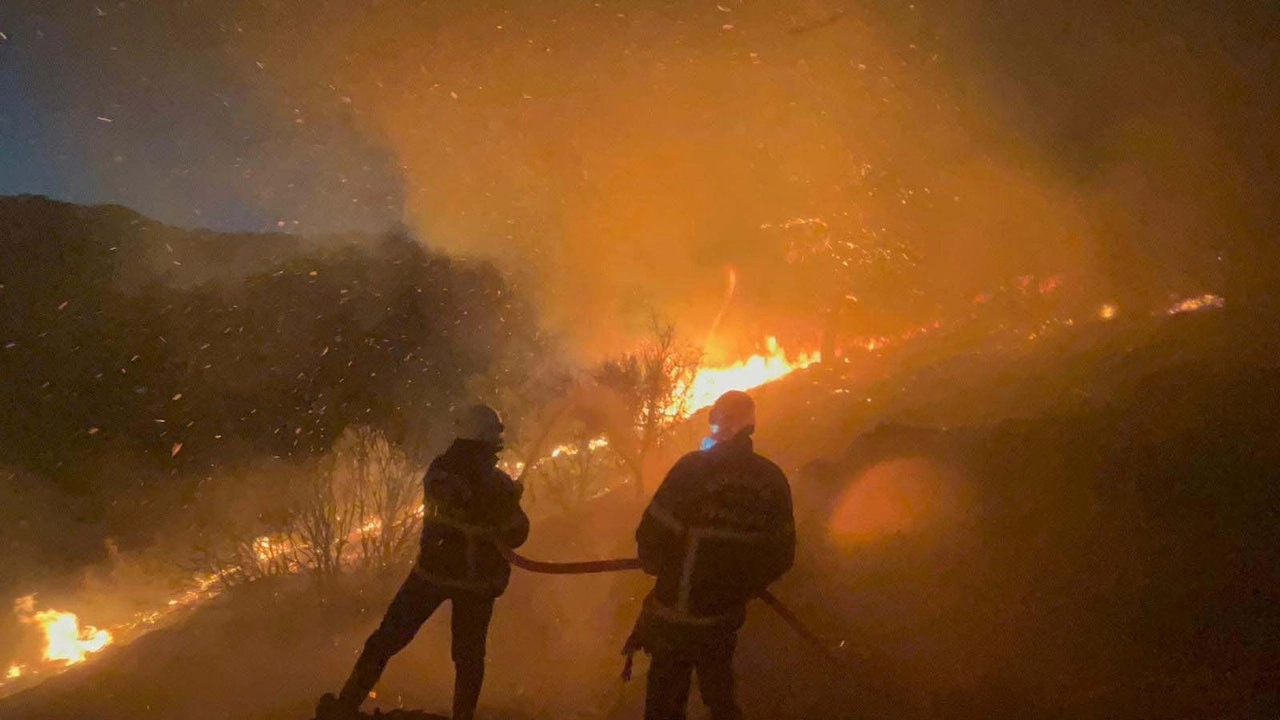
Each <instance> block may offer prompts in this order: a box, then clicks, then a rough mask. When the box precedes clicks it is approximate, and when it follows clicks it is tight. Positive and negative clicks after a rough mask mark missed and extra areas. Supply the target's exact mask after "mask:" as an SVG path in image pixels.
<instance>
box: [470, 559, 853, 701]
mask: <svg viewBox="0 0 1280 720" xmlns="http://www.w3.org/2000/svg"><path fill="white" fill-rule="evenodd" d="M494 545H496V546H497V548H498V552H500V553H502V557H504V558H506V560H507V562H509V563H511V564H512V565H514V566H516V567H518V568H520V569H521V570H525V571H528V572H532V573H540V574H544V575H593V574H599V573H611V572H625V571H627V570H639V569H641V566H640V558H614V559H612V560H585V561H580V562H544V561H541V560H531V559H529V558H526V557H524V556H523V555H520V554H518V553H516V552H515V551H514V550H512V549H511V548H509V547H507V546H506V545H503V544H502V543H500V542H495V543H494ZM759 597H760V599H761V600H763V601H764V604H765V605H768V606H769V609H770V610H772V611H773V612H774V613H776V614H777V615H778V617H780V618H782V621H783V622H784V623H786V624H787V627H790V628H791V630H792V631H794V632H795V633H796V634H797V635H799V636H800V637H801V638H802V639H804V641H805V642H806V643H808V644H809V645H811V646H812V647H813V648H814V649H815V650H817V651H819V652H821V653H822V654H823V655H824V656H825V657H826V658H828V659H829V660H832V661H834V662H837V663H843V662H844V658H843V657H841V656H840V655H838V654H836V652H835V651H833V650H832V649H831V647H830V646H829V645H828V644H827V643H826V641H824V640H823V639H822V638H821V637H819V636H818V634H817V633H815V632H813V631H812V630H810V629H809V628H808V627H807V626H806V625H805V624H804V623H803V622H801V620H800V618H798V617H796V614H795V613H793V612H792V611H791V609H790V608H788V607H787V606H786V605H784V604H783V602H782V601H781V600H779V599H778V598H777V596H776V595H774V594H773V593H771V592H769V591H768V590H765V591H763V592H761V593H760V595H759ZM629 676H630V660H628V662H627V669H626V670H624V671H623V678H624V679H625V678H627V677H629Z"/></svg>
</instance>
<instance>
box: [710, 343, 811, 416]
mask: <svg viewBox="0 0 1280 720" xmlns="http://www.w3.org/2000/svg"><path fill="white" fill-rule="evenodd" d="M767 348H768V354H767V355H753V356H751V357H749V358H747V359H746V360H742V361H739V362H737V363H734V364H733V365H729V366H727V367H718V368H702V369H701V370H699V371H698V374H697V375H696V376H695V377H694V379H693V383H692V384H691V385H690V387H689V390H688V397H689V403H688V407H689V408H690V409H691V410H701V409H702V408H705V407H710V406H711V405H712V404H713V403H714V402H715V401H716V398H718V397H720V396H721V395H723V394H724V393H726V392H728V391H730V390H750V389H752V388H757V387H760V386H761V385H764V384H766V383H770V382H773V381H774V380H778V379H779V378H782V377H785V376H787V375H789V374H791V373H792V372H794V371H796V370H801V369H803V368H807V367H809V366H810V365H813V364H814V363H816V362H818V361H819V360H820V359H821V356H820V355H819V354H818V353H816V352H815V353H808V354H806V353H801V354H800V355H799V356H798V357H797V358H796V359H795V360H791V359H789V358H788V357H787V353H786V351H784V350H783V349H782V348H781V347H779V346H778V340H777V338H772V337H771V338H769V339H768V345H767Z"/></svg>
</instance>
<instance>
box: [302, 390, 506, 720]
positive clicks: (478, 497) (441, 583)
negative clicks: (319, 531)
mask: <svg viewBox="0 0 1280 720" xmlns="http://www.w3.org/2000/svg"><path fill="white" fill-rule="evenodd" d="M503 431H504V427H503V424H502V420H501V418H500V417H499V416H498V413H497V412H495V411H494V410H493V409H492V408H489V407H487V406H484V405H477V406H474V407H472V408H470V409H469V410H467V411H466V412H465V413H464V414H463V415H462V417H461V418H460V419H459V422H458V425H457V439H456V440H454V441H453V444H452V445H450V446H449V448H448V450H446V451H445V452H444V454H442V455H440V456H439V457H437V458H436V459H435V460H434V461H432V463H431V466H430V467H429V468H428V470H427V473H426V476H425V477H424V478H423V486H424V496H425V499H424V503H423V506H424V510H425V517H424V518H423V523H422V545H421V550H420V551H419V554H418V561H417V563H416V564H415V565H414V568H413V571H412V572H411V573H410V574H409V577H408V579H406V580H405V581H404V584H403V585H402V586H401V587H400V590H399V592H397V593H396V596H395V599H393V600H392V601H391V606H390V607H389V608H387V613H386V616H384V617H383V619H382V624H381V625H379V626H378V629H377V630H375V631H374V633H373V635H371V636H370V637H369V639H368V641H367V642H366V643H365V645H364V651H363V652H362V653H361V654H360V658H359V659H358V660H357V661H356V665H355V669H354V670H352V671H351V677H350V678H349V679H348V680H347V682H346V685H344V686H343V688H342V692H341V693H340V694H339V695H338V696H337V697H334V696H333V695H325V696H324V697H323V698H321V699H320V703H319V706H318V707H317V710H316V717H317V719H318V720H346V719H347V718H353V717H357V712H358V710H359V707H360V704H361V703H362V702H363V701H364V699H365V698H366V697H367V696H368V695H369V691H371V690H372V689H373V687H374V685H375V684H377V682H378V678H379V677H380V676H381V675H382V671H383V669H384V668H386V665H387V661H388V660H390V659H391V657H392V656H393V655H395V654H396V653H398V652H400V651H401V650H403V649H404V647H405V646H407V645H408V644H409V642H410V641H411V640H412V639H413V636H414V635H415V634H416V633H417V632H418V629H419V628H420V627H422V624H423V623H425V622H426V621H427V619H428V618H430V617H431V615H432V614H433V613H434V612H435V611H436V610H437V609H438V608H439V607H440V606H441V605H442V604H443V603H444V601H445V600H449V601H450V602H452V603H453V612H452V628H451V629H452V653H451V654H452V656H453V663H454V670H455V676H454V693H453V718H454V720H471V718H472V717H474V715H475V709H476V704H477V701H478V700H479V697H480V687H481V684H482V683H483V682H484V656H485V642H486V639H487V636H488V633H489V619H490V617H491V616H492V615H493V604H494V600H495V599H496V598H498V597H499V596H500V595H502V593H503V592H504V591H505V590H506V588H507V582H508V580H509V579H510V577H511V566H510V565H509V564H508V563H507V561H506V559H504V557H503V555H502V553H501V552H500V551H499V549H498V544H499V543H500V544H501V545H502V546H505V547H507V548H515V547H519V546H520V545H522V544H523V543H524V541H525V540H526V539H527V538H528V536H529V518H528V516H526V515H525V513H524V511H523V510H521V509H520V495H521V492H520V487H519V486H518V485H517V484H516V483H515V482H514V481H512V479H511V478H510V477H509V476H508V475H507V474H506V473H504V472H502V471H501V470H499V469H498V468H497V461H498V452H499V451H500V450H502V434H503Z"/></svg>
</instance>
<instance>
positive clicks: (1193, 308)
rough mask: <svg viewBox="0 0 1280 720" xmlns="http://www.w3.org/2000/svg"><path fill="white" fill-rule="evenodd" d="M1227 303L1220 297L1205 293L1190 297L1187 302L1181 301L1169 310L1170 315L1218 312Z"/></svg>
mask: <svg viewBox="0 0 1280 720" xmlns="http://www.w3.org/2000/svg"><path fill="white" fill-rule="evenodd" d="M1226 304H1227V301H1226V300H1225V299H1224V298H1222V297H1221V296H1218V295H1211V294H1209V293H1205V294H1204V295H1201V296H1199V297H1190V298H1187V299H1185V300H1179V301H1178V302H1176V303H1174V304H1173V305H1172V306H1170V308H1169V311H1168V312H1169V314H1170V315H1181V314H1182V313H1189V312H1199V311H1201V310H1217V309H1221V308H1222V307H1224V306H1226Z"/></svg>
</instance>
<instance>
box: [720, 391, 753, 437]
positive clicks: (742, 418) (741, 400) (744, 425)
mask: <svg viewBox="0 0 1280 720" xmlns="http://www.w3.org/2000/svg"><path fill="white" fill-rule="evenodd" d="M710 421H711V437H712V438H713V439H714V440H715V441H716V442H724V441H725V440H730V439H732V438H734V437H736V436H737V435H739V434H740V433H743V432H745V433H747V434H748V435H750V434H751V433H752V432H754V431H755V429H756V402H755V401H754V400H752V399H751V396H750V395H748V394H746V393H744V392H742V391H741V390H730V391H729V392H727V393H725V394H723V395H721V396H720V398H719V399H718V400H716V403H715V405H712V406H711V417H710Z"/></svg>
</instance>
